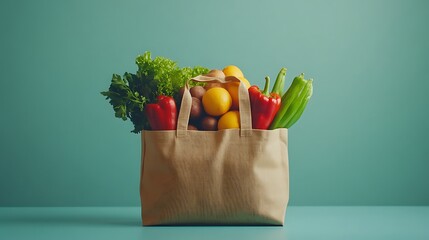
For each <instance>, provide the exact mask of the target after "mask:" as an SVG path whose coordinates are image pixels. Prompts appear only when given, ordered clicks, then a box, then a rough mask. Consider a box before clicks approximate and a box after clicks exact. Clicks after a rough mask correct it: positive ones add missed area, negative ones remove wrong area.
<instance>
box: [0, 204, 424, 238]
mask: <svg viewBox="0 0 429 240" xmlns="http://www.w3.org/2000/svg"><path fill="white" fill-rule="evenodd" d="M0 239H1V240H3V239H14V240H19V239H44V240H47V239H63V240H65V239H103V240H108V239H248V240H252V239H318V240H320V239H348V240H350V239H389V240H394V239H414V240H415V239H425V240H427V239H429V207H298V206H291V207H288V210H287V214H286V223H285V226H284V227H262V226H256V227H255V226H192V227H190V226H185V227H184V226H181V227H170V226H168V227H142V226H141V221H140V208H139V207H42V208H32V207H31V208H30V207H21V208H19V207H17V208H9V207H1V208H0Z"/></svg>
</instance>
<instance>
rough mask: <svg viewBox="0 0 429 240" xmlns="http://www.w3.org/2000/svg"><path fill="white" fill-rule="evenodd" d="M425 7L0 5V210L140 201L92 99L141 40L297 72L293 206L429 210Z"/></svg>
mask: <svg viewBox="0 0 429 240" xmlns="http://www.w3.org/2000/svg"><path fill="white" fill-rule="evenodd" d="M428 9H429V2H428V1H405V0H404V1H381V0H379V1H369V0H365V1H340V0H336V1H236V0H235V1H226V0H221V1H197V0H195V1H191V0H186V1H172V0H171V1H83V0H78V1H53V0H52V1H46V0H41V1H11V0H6V1H5V0H3V1H1V3H0V26H1V38H0V53H1V54H0V61H1V62H0V63H1V64H0V73H1V76H2V77H1V88H0V109H1V117H0V131H1V132H0V133H1V134H0V143H1V145H0V206H110V205H114V206H137V205H139V195H138V194H139V193H138V185H139V174H140V170H139V165H140V138H139V135H135V134H132V133H130V130H131V129H132V126H131V123H130V122H122V121H121V120H119V119H116V118H114V116H113V111H112V109H111V107H110V105H109V104H108V103H107V101H105V100H104V98H103V97H102V96H101V95H100V94H99V92H100V91H102V90H105V89H107V88H108V86H109V81H110V78H111V74H112V73H120V74H122V73H123V72H125V71H135V70H136V66H135V65H134V59H135V57H136V56H137V55H138V54H141V53H143V52H144V51H146V50H150V51H152V54H153V55H155V56H158V55H160V56H166V57H169V58H172V59H174V60H177V61H178V63H179V65H180V66H193V65H203V66H207V67H210V68H222V67H224V66H225V65H229V64H235V65H238V66H239V67H240V68H241V69H242V70H243V72H244V74H245V75H246V77H247V78H248V79H249V80H250V81H251V82H252V83H253V84H258V85H262V82H263V77H264V76H265V75H267V74H268V75H270V76H271V77H272V78H274V77H275V75H276V74H277V72H278V70H279V69H280V68H281V67H283V66H285V67H287V68H288V69H289V70H288V73H287V79H288V83H290V81H291V79H292V78H293V76H296V75H297V74H299V73H300V72H305V73H306V76H307V77H312V78H314V95H313V98H312V100H311V101H310V103H309V105H308V108H307V110H306V112H305V113H304V115H303V117H302V119H301V120H300V121H299V122H298V123H297V125H295V126H294V127H293V128H291V129H290V131H289V143H290V145H289V154H290V155H289V156H290V190H291V195H290V204H291V205H428V204H429V188H428V182H429V174H428V169H429V161H428V160H429V148H428V141H427V136H428V134H429V127H428V124H427V123H428V121H427V119H428V117H429V110H428V109H429V108H428V107H427V105H428V100H427V89H428V88H429V81H428V77H427V70H428V69H429V59H428V56H429V28H428V27H427V24H428V22H429V15H428V14H427V11H428Z"/></svg>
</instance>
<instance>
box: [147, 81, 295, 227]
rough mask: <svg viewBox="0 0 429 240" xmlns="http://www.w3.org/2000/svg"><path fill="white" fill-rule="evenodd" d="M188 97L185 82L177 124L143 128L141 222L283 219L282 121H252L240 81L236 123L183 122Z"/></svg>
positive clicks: (284, 151)
mask: <svg viewBox="0 0 429 240" xmlns="http://www.w3.org/2000/svg"><path fill="white" fill-rule="evenodd" d="M192 80H194V81H200V82H213V81H218V82H221V83H225V82H228V81H239V80H238V79H237V78H235V77H228V78H227V79H219V78H213V77H205V76H198V77H196V78H193V79H192ZM191 102H192V98H191V95H190V93H189V90H188V84H186V87H185V92H184V94H183V98H182V102H181V108H180V111H179V116H178V124H177V130H168V131H147V130H144V131H143V132H142V135H141V138H142V162H141V180H140V197H141V214H142V222H143V225H146V226H150V225H283V224H284V218H285V213H286V206H287V203H288V200H289V167H288V149H287V146H288V136H287V129H275V130H257V129H252V121H251V108H250V100H249V94H248V91H247V88H246V87H245V85H244V84H242V83H240V85H239V104H240V109H239V112H240V129H225V130H219V131H190V130H187V126H188V121H189V114H190V109H191Z"/></svg>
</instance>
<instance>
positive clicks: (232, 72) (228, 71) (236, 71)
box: [222, 65, 244, 77]
mask: <svg viewBox="0 0 429 240" xmlns="http://www.w3.org/2000/svg"><path fill="white" fill-rule="evenodd" d="M222 71H223V73H224V74H225V76H236V77H244V75H243V72H242V71H241V70H240V68H238V67H237V66H234V65H229V66H226V67H225V68H224V69H223V70H222Z"/></svg>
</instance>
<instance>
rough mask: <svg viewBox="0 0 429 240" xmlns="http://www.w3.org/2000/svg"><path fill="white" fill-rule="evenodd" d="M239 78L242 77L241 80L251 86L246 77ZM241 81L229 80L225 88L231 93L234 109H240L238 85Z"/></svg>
mask: <svg viewBox="0 0 429 240" xmlns="http://www.w3.org/2000/svg"><path fill="white" fill-rule="evenodd" d="M238 79H240V81H241V82H243V83H244V85H245V86H246V87H247V88H249V87H250V82H249V81H248V80H247V79H246V78H244V77H238ZM239 84H240V83H239V82H229V83H227V84H226V86H225V88H226V90H228V92H229V94H230V95H231V99H232V109H238V102H239V101H238V86H239Z"/></svg>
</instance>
